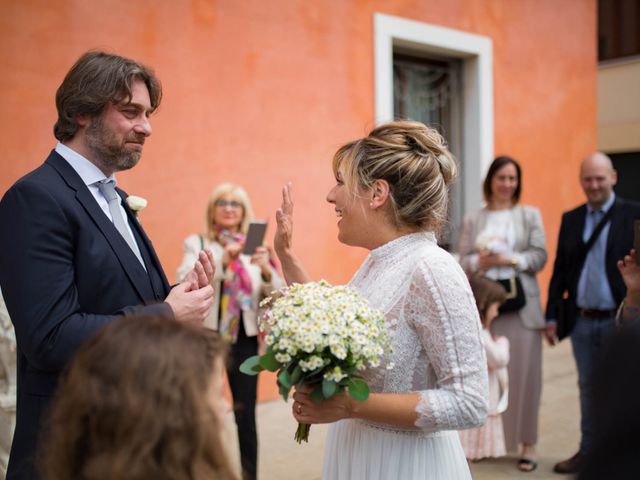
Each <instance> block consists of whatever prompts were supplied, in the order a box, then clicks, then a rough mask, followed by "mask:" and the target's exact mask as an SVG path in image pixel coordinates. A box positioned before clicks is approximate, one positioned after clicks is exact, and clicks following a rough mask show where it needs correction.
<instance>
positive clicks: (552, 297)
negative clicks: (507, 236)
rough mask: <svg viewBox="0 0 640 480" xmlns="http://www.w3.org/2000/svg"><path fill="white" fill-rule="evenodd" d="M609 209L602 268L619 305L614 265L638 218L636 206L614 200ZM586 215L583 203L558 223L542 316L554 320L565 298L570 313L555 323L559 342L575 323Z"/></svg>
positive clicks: (639, 209) (620, 284)
mask: <svg viewBox="0 0 640 480" xmlns="http://www.w3.org/2000/svg"><path fill="white" fill-rule="evenodd" d="M613 207H614V211H613V212H612V215H611V220H610V222H611V226H610V227H609V235H608V237H607V248H606V258H605V269H606V274H607V280H608V281H609V286H610V287H611V293H612V294H613V298H614V300H615V301H616V303H618V304H619V303H620V302H622V299H623V298H624V296H625V295H626V287H625V286H624V282H623V281H622V276H621V275H620V272H619V271H618V268H617V266H616V263H617V261H618V260H620V259H621V258H623V257H624V256H625V255H627V254H628V253H629V250H630V249H631V248H632V247H633V222H634V220H636V219H640V205H639V204H637V203H635V202H630V201H627V200H623V199H621V198H620V197H616V200H615V202H614V204H613ZM586 216H587V206H586V204H585V205H581V206H579V207H578V208H575V209H574V210H571V211H570V212H565V213H564V214H563V215H562V223H561V224H560V233H559V234H558V249H557V252H556V259H555V262H554V264H553V275H552V277H551V281H550V282H549V295H548V298H547V313H546V318H547V319H554V320H557V315H556V308H557V305H558V302H559V300H560V299H561V298H563V295H568V297H569V299H570V305H569V308H570V312H571V314H570V315H569V318H568V322H567V323H566V324H564V323H558V337H559V338H560V339H562V338H564V337H566V336H567V335H569V334H570V333H571V330H572V329H573V325H574V323H575V315H576V312H577V306H576V303H575V302H576V299H577V297H578V280H579V279H580V273H581V272H582V266H583V263H584V257H583V255H582V252H583V249H584V246H585V244H584V242H583V241H582V233H583V231H584V224H585V220H586Z"/></svg>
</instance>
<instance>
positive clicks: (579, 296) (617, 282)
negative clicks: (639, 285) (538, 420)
mask: <svg viewBox="0 0 640 480" xmlns="http://www.w3.org/2000/svg"><path fill="white" fill-rule="evenodd" d="M616 180H617V176H616V171H615V170H614V169H613V165H612V163H611V159H610V158H609V157H608V156H606V155H605V154H603V153H600V152H596V153H594V154H592V155H590V156H588V157H587V158H586V159H585V160H584V161H583V162H582V164H581V166H580V183H581V185H582V189H583V190H584V193H585V195H586V197H587V203H586V204H584V205H581V206H580V207H578V208H576V209H574V210H571V211H570V212H566V213H565V214H564V215H563V216H562V224H561V226H560V234H559V236H558V250H557V253H556V259H555V263H554V266H553V276H552V278H551V282H550V283H549V295H548V304H547V313H546V317H547V329H546V336H547V340H548V341H549V343H551V344H552V345H553V344H555V342H556V341H557V339H558V338H559V339H562V338H564V337H565V336H570V338H571V344H572V347H573V354H574V357H575V360H576V367H577V370H578V386H579V390H580V411H581V421H580V431H581V441H580V450H579V451H578V452H577V453H576V454H575V455H573V456H572V457H571V458H569V459H567V460H564V461H562V462H559V463H557V464H556V465H555V466H554V471H555V472H557V473H576V472H578V471H579V470H580V467H581V464H582V463H583V462H584V459H585V457H586V456H587V455H588V454H589V450H590V449H591V447H592V443H593V425H594V418H593V417H594V413H593V396H594V387H593V384H594V372H595V371H596V369H597V367H598V365H599V363H600V362H601V358H602V352H603V346H604V343H605V340H606V338H607V337H608V335H609V334H610V333H611V332H612V331H613V329H614V326H615V314H616V308H617V307H618V305H619V304H620V302H622V300H623V298H624V296H625V285H624V282H623V281H622V277H621V275H620V272H619V271H618V269H617V266H616V264H617V261H618V260H619V259H620V258H623V257H624V256H625V254H626V253H627V252H628V251H629V249H630V248H631V246H632V244H633V222H634V220H635V219H637V218H640V205H638V204H636V203H633V202H628V201H625V200H622V199H621V198H617V197H616V195H615V194H614V193H613V187H614V185H615V184H616ZM607 212H609V216H608V217H605V215H607ZM602 219H604V228H603V229H602V230H601V232H600V234H599V235H598V237H597V238H596V241H595V242H594V243H593V245H592V247H591V248H590V249H589V251H588V252H587V253H586V255H585V244H586V243H587V241H588V239H589V237H590V236H591V233H592V232H593V231H594V230H595V229H596V227H597V225H598V224H599V223H600V221H601V220H602ZM567 296H568V299H569V300H568V302H564V304H565V305H566V311H567V312H568V314H567V315H559V312H558V310H557V309H558V306H559V305H560V304H562V303H563V302H562V301H561V300H562V298H566V297H567Z"/></svg>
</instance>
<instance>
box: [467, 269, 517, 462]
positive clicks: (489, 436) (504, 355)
mask: <svg viewBox="0 0 640 480" xmlns="http://www.w3.org/2000/svg"><path fill="white" fill-rule="evenodd" d="M469 283H470V284H471V290H472V291H473V295H474V297H475V298H476V305H477V306H478V311H479V313H480V320H481V321H482V327H483V329H482V342H483V344H484V349H485V351H486V354H487V368H488V371H489V412H488V415H487V420H486V422H485V423H484V425H482V426H480V427H476V428H472V429H469V430H462V431H460V441H461V443H462V447H463V449H464V452H465V456H466V457H467V459H469V460H480V459H482V458H486V457H502V456H504V455H506V449H505V442H504V430H503V428H502V412H504V411H505V410H506V408H507V402H508V391H509V387H508V383H509V381H508V378H509V377H508V374H507V364H508V363H509V340H508V339H507V337H502V336H500V337H494V336H493V335H492V334H491V322H492V321H493V319H494V318H496V317H497V316H498V307H500V305H501V304H502V303H503V302H504V301H505V297H506V292H505V290H504V288H502V285H500V284H499V283H497V282H494V281H492V280H489V279H487V278H484V277H480V276H474V277H472V278H471V279H469Z"/></svg>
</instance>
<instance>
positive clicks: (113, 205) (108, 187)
mask: <svg viewBox="0 0 640 480" xmlns="http://www.w3.org/2000/svg"><path fill="white" fill-rule="evenodd" d="M98 188H99V189H100V193H102V195H103V196H104V198H106V199H107V203H108V204H109V212H111V219H112V221H113V225H114V226H115V227H116V229H117V230H118V232H120V235H122V238H124V240H125V241H126V242H127V245H129V248H131V250H132V251H133V253H134V254H135V255H136V257H138V260H140V263H141V264H142V266H144V262H143V261H142V256H141V255H140V249H139V248H138V245H137V244H136V243H135V241H134V240H133V238H132V237H131V234H130V233H129V230H128V229H127V226H126V225H125V223H124V218H122V212H121V211H120V195H118V192H116V188H115V186H114V181H113V180H102V181H100V182H98Z"/></svg>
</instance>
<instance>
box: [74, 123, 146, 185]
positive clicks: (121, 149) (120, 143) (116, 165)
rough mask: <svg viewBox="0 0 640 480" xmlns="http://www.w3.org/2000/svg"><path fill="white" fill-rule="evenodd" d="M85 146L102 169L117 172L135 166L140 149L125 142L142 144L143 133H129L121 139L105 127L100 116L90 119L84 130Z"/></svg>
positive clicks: (140, 152)
mask: <svg viewBox="0 0 640 480" xmlns="http://www.w3.org/2000/svg"><path fill="white" fill-rule="evenodd" d="M85 139H86V142H87V147H88V148H89V150H91V153H92V154H93V155H92V157H93V159H92V160H94V161H96V162H98V163H99V167H102V170H106V171H110V172H119V171H121V170H128V169H130V168H133V167H135V166H136V165H137V164H138V162H139V161H140V155H141V154H142V151H141V150H134V149H131V148H130V147H127V145H126V142H136V143H139V144H141V145H142V144H143V143H144V140H145V137H144V135H135V134H132V135H129V136H127V137H125V138H123V139H122V140H119V139H118V138H117V136H116V135H115V134H114V133H113V132H112V131H111V130H109V129H107V128H105V126H104V123H103V122H102V119H101V118H100V117H95V118H93V119H92V121H91V124H90V125H89V127H87V130H86V132H85Z"/></svg>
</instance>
